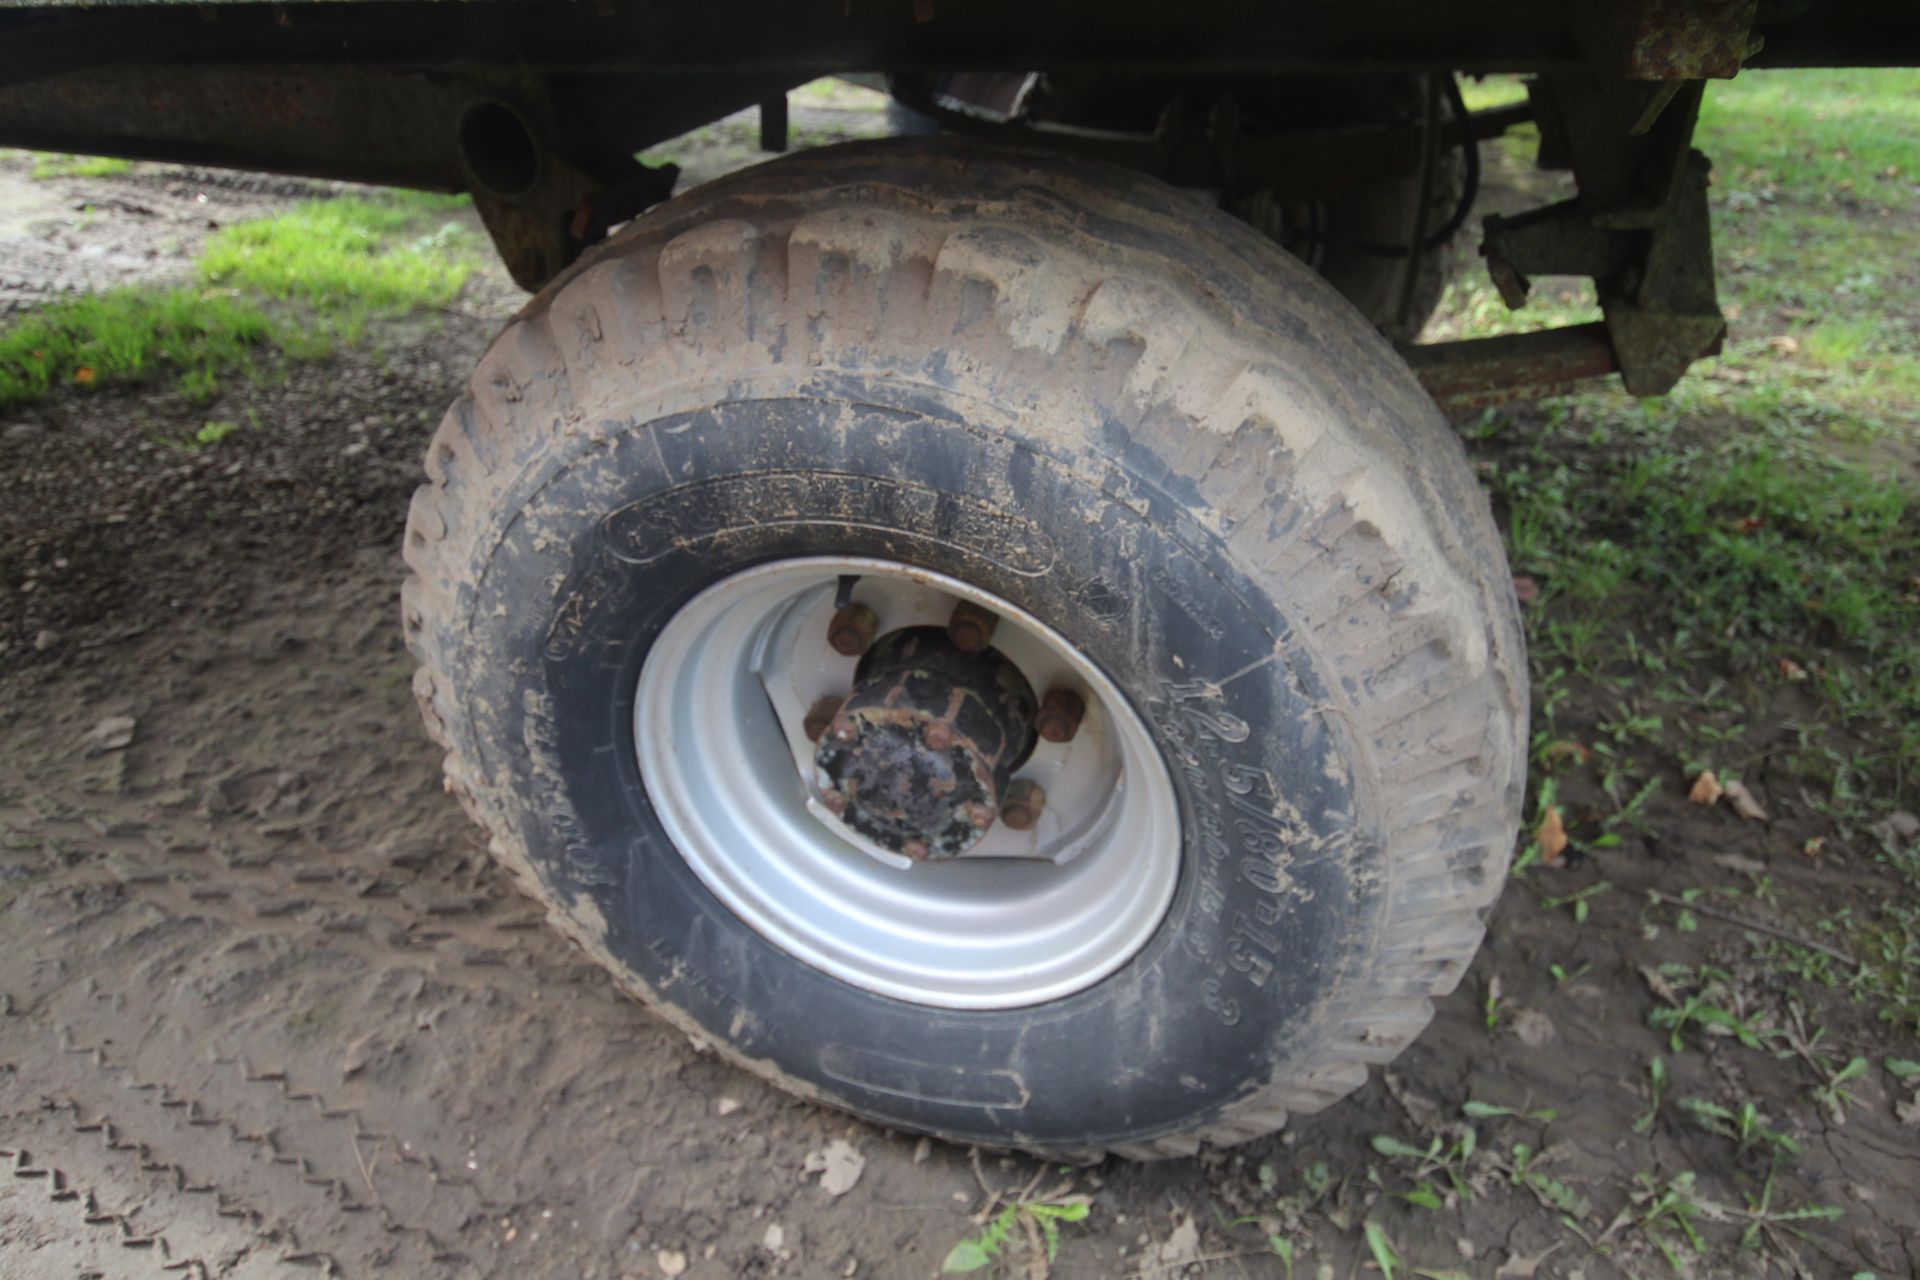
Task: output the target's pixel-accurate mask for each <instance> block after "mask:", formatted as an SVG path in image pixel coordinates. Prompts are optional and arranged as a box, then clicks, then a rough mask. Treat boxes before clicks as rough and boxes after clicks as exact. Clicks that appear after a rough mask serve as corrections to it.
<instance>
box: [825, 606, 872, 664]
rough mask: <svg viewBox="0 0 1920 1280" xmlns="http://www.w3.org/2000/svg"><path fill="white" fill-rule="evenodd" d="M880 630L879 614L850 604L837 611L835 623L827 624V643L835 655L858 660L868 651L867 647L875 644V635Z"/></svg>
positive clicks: (864, 607)
mask: <svg viewBox="0 0 1920 1280" xmlns="http://www.w3.org/2000/svg"><path fill="white" fill-rule="evenodd" d="M879 629H880V616H879V615H878V614H876V613H875V612H874V611H873V610H872V609H869V608H868V607H867V606H866V605H864V604H850V605H848V606H847V607H846V608H844V609H841V610H839V611H837V612H836V613H835V614H834V615H833V621H832V622H829V623H828V624H827V643H828V644H830V645H832V646H833V651H834V652H835V653H844V654H845V655H847V657H849V658H857V657H859V656H860V655H861V654H863V653H865V652H866V651H867V646H868V645H870V644H872V643H873V633H874V632H876V631H878V630H879Z"/></svg>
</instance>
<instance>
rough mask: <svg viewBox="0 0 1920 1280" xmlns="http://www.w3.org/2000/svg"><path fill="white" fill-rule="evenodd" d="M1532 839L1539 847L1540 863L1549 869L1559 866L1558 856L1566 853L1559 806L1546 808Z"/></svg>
mask: <svg viewBox="0 0 1920 1280" xmlns="http://www.w3.org/2000/svg"><path fill="white" fill-rule="evenodd" d="M1533 838H1534V839H1535V840H1536V841H1537V842H1539V845H1540V861H1542V862H1544V863H1546V864H1547V865H1548V866H1550V867H1554V866H1558V865H1560V855H1561V854H1563V853H1565V852H1566V851H1567V828H1566V824H1565V823H1563V822H1562V821H1561V820H1560V806H1559V805H1548V806H1547V816H1546V817H1544V818H1542V819H1540V826H1539V828H1538V829H1537V830H1536V831H1535V832H1534V833H1533Z"/></svg>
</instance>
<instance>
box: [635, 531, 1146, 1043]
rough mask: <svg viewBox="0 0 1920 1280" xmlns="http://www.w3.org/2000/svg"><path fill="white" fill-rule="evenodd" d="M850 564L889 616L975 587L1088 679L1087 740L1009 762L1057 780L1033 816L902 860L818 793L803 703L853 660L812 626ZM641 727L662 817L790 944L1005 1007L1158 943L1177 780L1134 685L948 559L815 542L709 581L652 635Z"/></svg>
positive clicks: (1000, 637)
mask: <svg viewBox="0 0 1920 1280" xmlns="http://www.w3.org/2000/svg"><path fill="white" fill-rule="evenodd" d="M843 575H857V576H858V577H859V579H860V581H859V583H858V584H857V587H856V592H857V598H859V599H860V600H861V601H862V602H863V603H870V604H873V605H874V607H875V608H876V611H877V612H879V613H880V633H881V634H885V633H886V632H889V631H892V630H895V629H896V628H899V627H902V626H912V625H925V624H927V623H928V622H930V621H933V620H935V619H937V618H938V617H942V616H944V614H943V613H942V610H947V611H950V610H951V608H952V605H953V603H954V602H955V601H957V600H960V599H967V600H971V601H974V602H975V603H977V604H980V605H983V606H985V607H986V608H988V609H991V610H993V611H994V612H995V613H996V614H997V615H999V618H1000V625H999V629H998V630H997V631H996V632H995V634H994V647H995V648H997V649H999V650H1000V651H1001V652H1002V653H1003V654H1004V655H1005V656H1006V657H1007V658H1009V659H1010V660H1012V661H1013V662H1015V664H1016V665H1018V666H1020V667H1021V669H1022V671H1023V672H1025V673H1026V675H1027V676H1028V678H1029V680H1030V681H1032V683H1033V685H1034V687H1035V689H1037V690H1038V689H1045V688H1048V687H1050V686H1051V685H1053V684H1056V683H1060V682H1063V681H1065V682H1071V683H1072V684H1074V685H1075V686H1076V687H1077V688H1079V689H1081V690H1084V691H1085V695H1086V702H1087V706H1088V711H1087V716H1086V719H1085V721H1084V722H1083V724H1082V727H1081V729H1080V732H1079V733H1078V734H1076V735H1075V737H1074V739H1073V741H1072V742H1071V743H1068V744H1054V743H1041V744H1040V745H1039V746H1038V747H1037V748H1036V749H1035V751H1034V754H1033V757H1032V758H1031V759H1030V760H1029V761H1028V762H1027V764H1026V765H1025V766H1023V767H1022V768H1021V769H1020V770H1017V771H1016V776H1017V777H1033V778H1035V779H1036V780H1042V779H1044V781H1045V784H1046V789H1047V794H1048V801H1047V806H1046V808H1045V809H1044V810H1043V812H1042V815H1041V820H1040V822H1039V823H1038V824H1036V826H1035V827H1034V829H1033V831H1031V832H1028V833H1014V832H1011V831H1004V830H1001V829H996V830H995V831H994V832H992V833H990V834H989V836H988V837H987V839H985V840H983V841H982V842H981V844H980V846H978V847H977V849H976V850H974V851H973V852H972V853H971V854H970V855H969V856H966V857H961V858H955V859H951V860H948V861H944V862H927V863H918V864H912V865H904V864H903V860H901V859H898V858H889V856H888V855H886V854H885V853H883V852H880V851H877V850H874V849H871V848H864V849H863V848H862V847H860V845H859V844H858V843H857V842H856V838H853V837H852V836H851V833H850V832H848V831H846V829H845V828H842V827H840V826H839V825H838V824H837V823H835V822H833V821H832V819H831V818H830V817H829V816H828V815H826V814H825V813H824V811H822V810H821V809H820V808H819V806H818V802H817V801H814V802H812V807H811V809H810V806H809V801H810V796H809V789H808V786H807V784H806V782H805V780H804V774H803V769H802V768H801V767H799V766H798V765H797V761H798V760H799V759H800V758H802V757H804V756H805V755H806V753H808V752H810V751H811V744H809V743H807V742H806V740H805V737H804V734H803V732H802V730H801V728H800V725H799V720H800V713H801V709H803V708H804V707H805V706H806V705H807V702H808V701H809V700H810V699H812V698H813V697H815V696H818V695H819V694H820V693H824V692H830V691H834V690H836V689H837V690H838V692H839V693H840V694H842V695H844V693H845V691H846V689H847V688H848V687H849V686H850V685H851V683H852V679H853V667H854V665H855V661H856V660H855V659H853V658H845V657H841V656H840V655H838V654H834V653H832V651H831V650H830V649H826V648H825V645H824V640H820V641H819V642H818V643H815V638H816V637H824V635H825V633H826V625H825V620H826V618H827V617H828V616H830V615H831V613H832V612H833V607H834V596H835V591H836V587H837V585H838V583H839V581H840V579H841V577H842V576H843ZM634 741H635V747H636V751H637V753H638V756H639V763H640V774H641V778H642V779H643V780H644V782H645V785H646V788H647V794H648V796H649V798H650V799H651V800H652V802H653V807H654V811H655V813H656V814H657V815H658V817H659V819H660V822H661V825H662V826H663V827H664V829H665V831H666V833H667V836H668V838H669V839H670V840H671V841H672V842H673V845H674V847H675V849H676V850H677V851H678V852H679V854H680V856H681V857H682V858H684V859H685V860H686V862H687V864H688V866H690V867H691V868H692V869H693V871H694V873H695V874H696V875H698V876H699V878H700V880H701V881H702V883H704V884H705V885H706V887H707V888H708V889H709V890H711V891H712V892H713V893H714V895H715V896H716V897H718V898H719V899H720V900H721V901H722V902H724V903H725V904H726V905H727V907H728V908H730V909H731V910H732V911H733V912H734V913H735V914H736V915H738V916H739V917H740V918H741V919H742V920H743V921H745V922H746V923H747V924H748V925H749V926H751V927H752V928H753V929H754V930H755V931H756V932H758V933H759V934H761V935H762V936H763V937H765V938H766V939H767V940H768V941H770V942H772V943H773V944H774V945H775V946H778V947H779V948H781V949H782V950H783V951H785V952H787V953H788V954H790V955H792V956H794V957H796V958H797V959H799V960H801V961H803V962H805V963H806V964H808V965H811V966H812V967H814V968H816V969H819V970H821V971H823V972H825V973H828V974H831V975H833V976H834V977H836V978H839V979H841V980H843V981H845V982H849V983H851V984H853V985H855V986H858V987H861V988H864V989H866V990H868V991H873V992H877V993H879V994H882V995H887V996H892V997H895V998H898V999H901V1000H907V1001H912V1002H914V1003H918V1004H926V1005H934V1006H938V1007H942V1008H952V1009H1001V1008H1015V1007H1019V1006H1023V1005H1032V1004H1038V1003H1041V1002H1043V1001H1048V1000H1055V999H1059V998H1060V997H1063V996H1066V995H1070V994H1072V993H1073V992H1076V991H1081V990H1085V989H1086V988H1088V987H1090V986H1092V985H1093V984H1095V983H1097V982H1099V981H1100V980H1101V979H1102V978H1105V977H1107V976H1108V975H1110V974H1112V973H1113V972H1115V971H1116V970H1118V969H1119V968H1120V967H1121V966H1122V965H1124V964H1125V963H1126V962H1127V961H1128V960H1129V959H1131V958H1132V957H1133V956H1134V955H1136V954H1137V953H1138V952H1139V951H1140V949H1141V948H1142V947H1143V946H1144V945H1145V944H1146V942H1147V940H1148V939H1149V938H1150V937H1151V936H1152V935H1153V933H1154V931H1155V930H1156V929H1157V928H1158V927H1159V924H1160V922H1161V920H1162V919H1163V918H1164V916H1165V915H1166V911H1167V907H1168V905H1169V904H1170V903H1171V902H1172V900H1173V893H1174V888H1175V885H1176V883H1177V881H1178V879H1179V870H1180V829H1179V815H1178V809H1177V806H1176V804H1175V802H1174V797H1173V785H1172V782H1171V780H1170V779H1169V778H1168V776H1167V770H1166V766H1165V765H1164V763H1163V762H1162V761H1161V759H1160V755H1159V752H1158V751H1157V750H1156V749H1155V747H1154V745H1153V741H1152V738H1151V737H1150V736H1149V734H1148V732H1147V728H1146V725H1145V724H1144V723H1143V722H1142V721H1141V719H1140V717H1139V715H1138V714H1137V713H1136V712H1135V711H1134V710H1133V708H1132V707H1131V706H1130V705H1129V704H1128V703H1127V701H1126V699H1125V698H1124V697H1123V696H1122V695H1121V693H1120V691H1119V689H1118V688H1117V687H1116V686H1115V685H1114V684H1113V682H1112V681H1111V680H1109V679H1108V678H1107V677H1106V675H1105V674H1104V673H1102V672H1101V671H1100V669H1099V668H1098V667H1096V666H1095V665H1094V664H1093V663H1092V662H1091V661H1089V660H1088V659H1087V658H1086V656H1085V655H1083V654H1081V653H1080V652H1079V651H1078V650H1076V649H1075V648H1074V647H1073V646H1072V645H1071V644H1070V643H1069V642H1068V641H1067V640H1066V639H1065V637H1063V636H1061V635H1060V634H1059V633H1058V632H1055V631H1053V630H1052V629H1050V628H1048V627H1046V626H1045V625H1043V624H1042V623H1040V622H1039V621H1038V620H1037V619H1035V618H1033V617H1032V616H1031V615H1029V614H1027V613H1025V612H1023V611H1022V610H1019V609H1017V608H1015V607H1013V606H1012V605H1010V604H1008V603H1007V602H1006V601H1004V600H1001V599H999V598H998V597H996V596H993V595H991V594H989V593H987V592H983V591H980V590H978V589H977V588H974V587H971V586H968V585H967V584H965V583H963V582H961V581H959V580H958V579H954V578H950V577H947V576H945V575H942V574H936V573H930V572H927V571H924V570H920V569H912V568H908V567H907V566H904V565H900V564H895V563H891V562H888V561H882V560H871V559H859V558H829V557H811V558H806V559H795V560H783V561H778V562H775V563H772V564H767V565H761V566H759V567H757V568H753V569H749V570H746V571H744V572H741V573H738V574H735V575H733V576H732V577H729V578H727V579H725V580H723V581H721V582H719V583H717V584H715V585H714V586H712V587H710V588H708V589H707V590H706V591H704V592H703V593H702V594H701V595H699V596H698V597H697V598H695V599H694V600H693V601H692V602H691V603H689V604H688V605H687V606H686V607H685V608H683V609H681V610H680V611H679V612H678V613H677V614H675V615H674V617H673V618H672V619H671V620H669V622H668V623H667V626H666V627H665V628H664V629H663V631H662V632H661V635H660V637H659V639H658V640H657V641H656V642H655V643H654V646H653V648H652V650H651V651H650V652H649V653H648V655H647V659H646V662H645V663H644V664H643V666H642V668H641V673H640V682H639V688H638V691H637V696H636V699H635V705H634ZM1056 800H1057V802H1058V808H1057V809H1056Z"/></svg>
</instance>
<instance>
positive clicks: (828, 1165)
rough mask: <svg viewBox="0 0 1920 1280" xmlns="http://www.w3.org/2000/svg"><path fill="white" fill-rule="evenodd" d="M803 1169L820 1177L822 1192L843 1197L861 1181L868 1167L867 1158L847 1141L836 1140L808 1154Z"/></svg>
mask: <svg viewBox="0 0 1920 1280" xmlns="http://www.w3.org/2000/svg"><path fill="white" fill-rule="evenodd" d="M801 1167H802V1168H803V1169H805V1170H806V1172H808V1173H817V1174H819V1175H820V1189H821V1190H822V1191H825V1192H826V1193H827V1194H828V1195H830V1196H843V1195H845V1194H847V1192H849V1191H851V1190H853V1188H854V1184H855V1183H857V1182H859V1181H860V1174H861V1173H862V1172H863V1171H864V1170H865V1169H866V1167H867V1158H866V1157H865V1156H863V1155H861V1154H860V1153H859V1152H858V1151H855V1150H854V1149H853V1145H852V1144H851V1143H849V1142H847V1141H846V1140H845V1139H842V1138H835V1139H834V1140H833V1141H832V1142H829V1143H828V1144H827V1145H826V1147H825V1148H824V1149H822V1150H819V1151H810V1152H808V1153H807V1158H806V1162H805V1163H804V1164H803V1165H802V1166H801Z"/></svg>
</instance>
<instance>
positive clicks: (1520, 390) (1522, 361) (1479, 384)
mask: <svg viewBox="0 0 1920 1280" xmlns="http://www.w3.org/2000/svg"><path fill="white" fill-rule="evenodd" d="M1400 354H1401V355H1403V356H1405V357H1406V360H1407V363H1408V364H1410V365H1412V366H1413V372H1414V374H1415V376H1416V377H1418V378H1419V379H1420V385H1421V386H1423V387H1425V388H1426V389H1427V394H1428V395H1430V396H1432V397H1433V398H1434V400H1435V401H1436V402H1437V403H1438V404H1439V405H1440V408H1441V409H1442V411H1444V412H1445V413H1447V414H1448V415H1450V416H1451V415H1455V414H1461V413H1466V412H1468V411H1471V410H1474V409H1485V408H1489V407H1491V406H1493V405H1500V404H1509V403H1512V402H1514V401H1517V400H1537V399H1539V398H1540V397H1542V396H1548V395H1554V394H1557V393H1559V392H1563V391H1568V390H1571V389H1572V388H1573V387H1574V386H1576V385H1577V384H1579V383H1581V382H1584V381H1586V380H1588V379H1590V378H1604V377H1606V376H1607V375H1608V374H1612V373H1618V372H1619V371H1620V359H1619V357H1618V356H1617V355H1615V354H1614V350H1613V340H1612V339H1611V338H1610V337H1609V336H1608V334H1607V326H1606V324H1605V323H1603V322H1601V321H1595V322H1594V323H1592V324H1576V325H1568V326H1566V327H1564V328H1560V329H1538V330H1535V331H1534V332H1532V333H1510V334H1502V335H1501V336H1499V337H1494V338H1467V339H1463V340H1462V341H1459V342H1433V343H1427V344H1425V345H1423V346H1409V347H1402V348H1401V351H1400Z"/></svg>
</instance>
